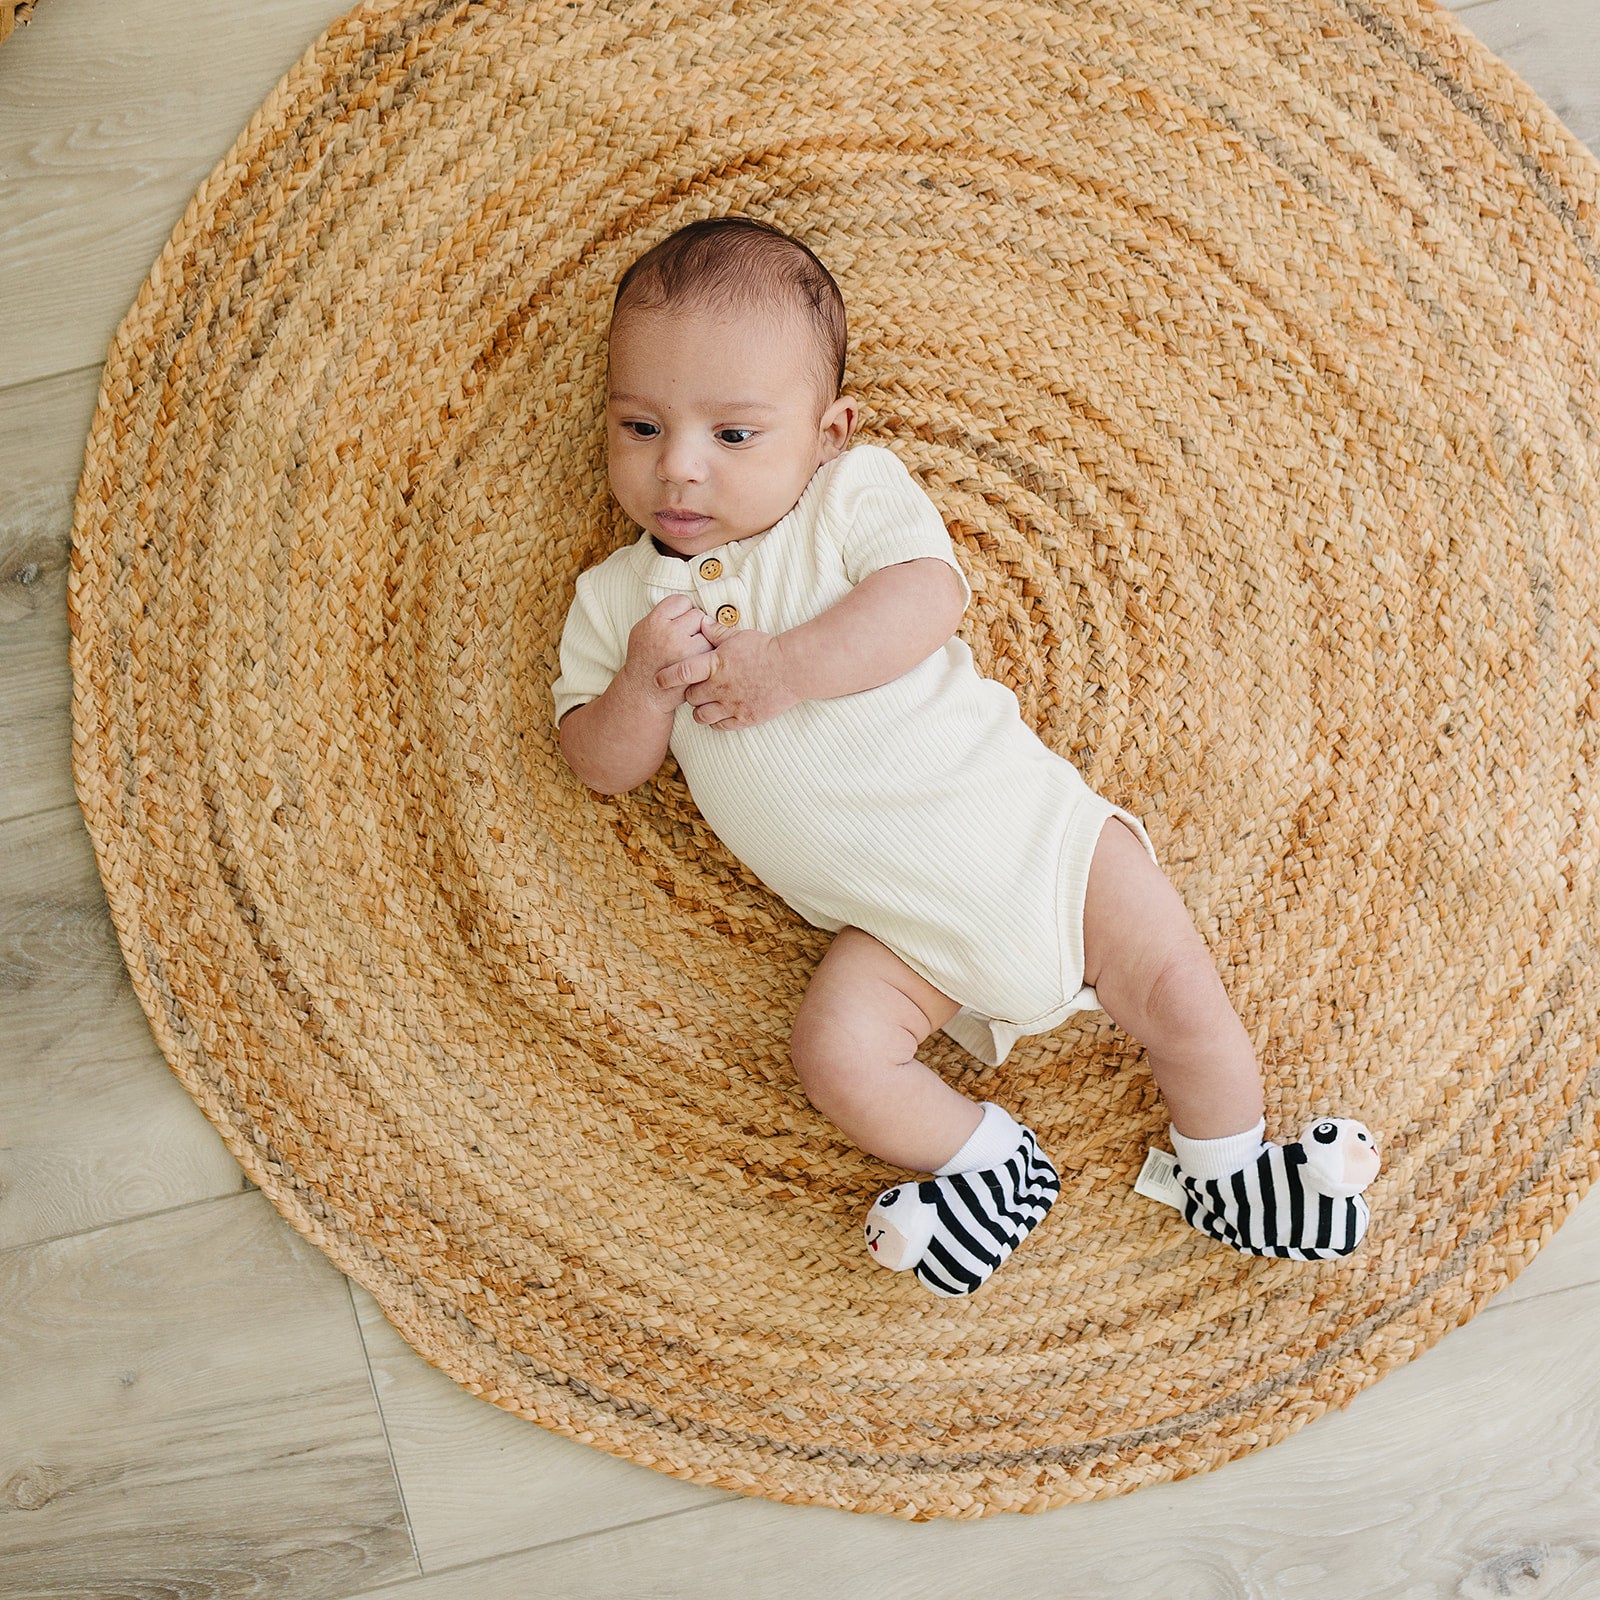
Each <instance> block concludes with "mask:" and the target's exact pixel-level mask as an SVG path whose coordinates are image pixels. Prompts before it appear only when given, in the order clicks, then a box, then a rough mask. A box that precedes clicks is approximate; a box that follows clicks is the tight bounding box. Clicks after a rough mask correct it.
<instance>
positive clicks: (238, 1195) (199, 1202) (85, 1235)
mask: <svg viewBox="0 0 1600 1600" xmlns="http://www.w3.org/2000/svg"><path fill="white" fill-rule="evenodd" d="M256 1192H259V1191H256ZM245 1193H246V1191H245V1190H242V1189H240V1190H232V1191H224V1192H223V1193H221V1194H208V1195H201V1196H200V1197H198V1198H197V1199H194V1200H185V1201H184V1202H183V1204H182V1205H176V1206H164V1207H163V1208H162V1209H161V1210H159V1211H141V1212H138V1213H137V1214H135V1215H130V1216H126V1217H115V1218H113V1219H112V1220H111V1221H109V1222H97V1223H95V1224H94V1225H93V1226H92V1227H88V1228H75V1229H73V1230H71V1231H70V1232H67V1233H50V1234H45V1235H43V1236H42V1237H40V1238H38V1239H19V1240H17V1242H16V1243H15V1244H8V1245H0V1261H4V1260H5V1259H6V1257H7V1256H11V1255H15V1254H17V1252H18V1251H21V1250H38V1249H41V1248H42V1247H44V1246H46V1245H53V1244H69V1243H71V1242H72V1241H73V1240H75V1239H92V1238H93V1237H94V1235H95V1234H97V1233H110V1232H111V1231H112V1230H113V1229H116V1228H127V1227H135V1226H138V1225H139V1224H140V1223H145V1222H154V1221H155V1220H156V1219H157V1218H160V1217H174V1216H177V1215H178V1214H179V1213H180V1212H184V1211H193V1210H194V1209H195V1208H196V1207H197V1206H214V1205H216V1204H217V1203H218V1202H219V1201H223V1200H238V1199H243V1198H244V1196H245Z"/></svg>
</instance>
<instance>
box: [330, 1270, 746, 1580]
mask: <svg viewBox="0 0 1600 1600" xmlns="http://www.w3.org/2000/svg"><path fill="white" fill-rule="evenodd" d="M352 1292H353V1295H354V1298H355V1302H356V1308H357V1311H358V1312H359V1314H360V1318H361V1330H362V1337H363V1338H364V1339H365V1341H366V1345H367V1353H368V1356H369V1358H370V1360H371V1363H372V1373H373V1381H374V1383H375V1384H376V1386H377V1393H378V1400H379V1404H380V1405H381V1406H382V1409H383V1416H384V1423H385V1427H386V1430H387V1432H388V1435H389V1441H390V1445H391V1447H392V1449H393V1451H394V1460H395V1467H396V1470H397V1471H398V1472H399V1475H400V1480H401V1482H402V1483H403V1484H404V1485H405V1497H406V1510H407V1513H408V1514H409V1516H410V1519H411V1530H412V1537H413V1538H414V1539H415V1541H416V1546H417V1553H418V1556H419V1559H420V1560H421V1562H422V1564H423V1567H424V1569H425V1570H432V1569H434V1568H441V1567H449V1566H455V1565H457V1564H458V1563H461V1562H465V1561H478V1560H482V1559H483V1558H484V1557H486V1556H494V1555H499V1554H501V1553H502V1552H505V1551H511V1550H521V1549H525V1548H527V1547H528V1546H531V1545H541V1544H546V1543H550V1542H552V1541H555V1540H560V1539H570V1538H572V1537H574V1536H575V1535H579V1534H584V1533H589V1532H592V1531H594V1530H596V1529H602V1528H609V1527H613V1526H615V1525H616V1524H617V1523H619V1522H632V1521H637V1520H639V1519H641V1518H645V1517H657V1516H662V1515H665V1514H668V1513H671V1512H676V1511H683V1510H686V1509H691V1508H695V1507H700V1506H706V1505H715V1504H719V1503H722V1502H725V1501H727V1502H731V1501H736V1500H737V1499H738V1498H739V1497H738V1496H737V1495H734V1494H732V1493H729V1492H727V1491H724V1490H718V1489H707V1488H703V1487H701V1486H700V1485H697V1484H692V1483H683V1482H681V1481H680V1480H679V1479H677V1478H671V1477H668V1476H667V1475H666V1474H665V1473H661V1472H655V1471H653V1470H652V1469H651V1468H649V1467H641V1466H638V1465H636V1464H634V1463H633V1462H631V1461H622V1460H619V1459H618V1458H617V1457H615V1456H611V1455H607V1454H606V1453H605V1452H604V1451H601V1450H596V1449H594V1448H593V1447H591V1446H589V1445H584V1444H579V1443H577V1442H576V1441H575V1440H572V1439H567V1438H564V1437H562V1436H561V1435H560V1434H557V1433H552V1432H550V1431H549V1430H548V1429H546V1428H541V1427H538V1426H536V1425H534V1424H532V1423H529V1422H526V1421H524V1420H523V1419H522V1418H520V1417H515V1416H512V1415H511V1413H510V1412H507V1411H502V1410H501V1409H500V1408H499V1407H498V1406H494V1405H491V1404H490V1403H489V1402H488V1401H487V1400H479V1399H477V1398H476V1397H475V1396H473V1395H470V1394H468V1393H467V1392H466V1391H465V1390H464V1389H462V1388H461V1387H460V1386H459V1385H458V1384H456V1383H455V1382H454V1381H453V1380H452V1379H450V1378H448V1377H446V1376H445V1375H444V1374H443V1373H442V1372H439V1371H438V1370H436V1369H435V1368H433V1367H430V1366H429V1365H428V1364H427V1362H425V1361H424V1360H423V1359H422V1358H421V1357H420V1356H419V1355H417V1353H416V1352H415V1351H414V1350H413V1349H412V1348H411V1347H410V1345H408V1344H406V1342H405V1341H404V1340H403V1339H402V1338H401V1337H400V1335H399V1334H398V1333H396V1332H395V1331H394V1329H393V1328H391V1327H390V1326H389V1324H388V1323H387V1322H386V1321H384V1318H383V1313H382V1312H381V1311H380V1310H379V1309H378V1303H377V1301H375V1300H374V1299H373V1298H372V1296H371V1295H369V1294H368V1293H367V1292H366V1290H364V1289H361V1288H356V1287H354V1286H352Z"/></svg>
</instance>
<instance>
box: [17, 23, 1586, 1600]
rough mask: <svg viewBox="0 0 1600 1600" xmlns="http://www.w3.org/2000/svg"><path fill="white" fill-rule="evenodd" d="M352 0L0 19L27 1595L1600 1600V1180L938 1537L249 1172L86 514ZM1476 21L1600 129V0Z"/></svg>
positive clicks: (20, 1455)
mask: <svg viewBox="0 0 1600 1600" xmlns="http://www.w3.org/2000/svg"><path fill="white" fill-rule="evenodd" d="M344 3H345V0H251V3H248V4H237V3H235V4H228V3H226V0H191V3H185V4H172V3H170V0H165V3H164V0H126V3H118V4H111V3H109V0H100V3H94V0H39V6H38V10H37V13H36V15H35V18H34V21H33V23H32V24H31V26H29V27H28V28H26V29H19V30H18V31H17V33H16V34H15V35H14V36H13V37H12V38H11V39H10V40H9V41H8V42H7V43H6V45H5V46H4V48H3V50H0V684H3V694H0V751H3V752H4V756H3V761H0V1019H3V1028H0V1597H4V1600H21V1597H35V1596H40V1597H42V1596H51V1597H63V1600H65V1597H72V1600H86V1597H97V1600H98V1597H111V1596H129V1597H133V1596H138V1597H178V1596H181V1597H184V1600H222V1597H234V1596H238V1597H245V1596H248V1597H251V1600H324V1597H327V1600H333V1597H345V1596H351V1597H353V1596H377V1595H382V1596H385V1597H388V1596H393V1597H395V1600H402V1597H403V1600H467V1597H470V1600H526V1597H538V1600H545V1597H566V1596H573V1597H588V1596H593V1597H608V1600H609V1597H615V1596H630V1597H632V1596H642V1597H646V1600H658V1597H667V1596H677V1595H683V1596H691V1595H692V1596H697V1597H706V1600H718V1597H738V1600H759V1597H764V1596H769V1595H770V1596H779V1595H782V1596H785V1597H787V1596H790V1595H793V1594H794V1593H795V1592H796V1591H797V1590H798V1591H799V1592H801V1593H806V1594H812V1593H815V1594H828V1595H838V1596H843V1597H847V1600H853V1597H858V1596H859V1597H872V1600H877V1597H899V1596H904V1597H907V1600H911V1597H919V1600H920V1597H933V1600H940V1597H944V1596H966V1595H969V1594H980V1593H984V1592H994V1593H1003V1594H1007V1595H1015V1596H1018V1597H1020V1600H1034V1597H1042V1596H1049V1597H1060V1600H1098V1597H1108V1600H1125V1597H1144V1596H1152V1597H1154V1596H1160V1597H1162V1600H1202V1597H1203V1600H1210V1597H1234V1596H1261V1597H1269V1600H1293V1597H1306V1600H1365V1597H1369V1596H1372V1597H1376V1596H1393V1597H1396V1600H1431V1597H1434V1596H1463V1597H1468V1600H1479V1597H1489V1596H1513V1595H1514V1596H1523V1597H1533V1596H1536V1597H1541V1600H1557V1597H1559V1600H1580V1597H1595V1596H1600V1338H1597V1336H1596V1331H1595V1330H1596V1328H1597V1325H1600V1193H1596V1194H1595V1195H1594V1196H1593V1197H1592V1198H1591V1199H1589V1200H1588V1202H1587V1203H1586V1204H1585V1205H1584V1206H1583V1207H1581V1208H1580V1210H1579V1211H1578V1213H1577V1215H1576V1217H1575V1218H1574V1219H1573V1220H1572V1221H1571V1222H1570V1223H1569V1224H1568V1226H1567V1227H1566V1228H1565V1229H1564V1230H1563V1231H1562V1232H1561V1233H1560V1234H1559V1235H1558V1236H1557V1237H1556V1238H1555V1239H1554V1240H1553V1241H1552V1242H1551V1243H1550V1244H1549V1245H1548V1247H1547V1248H1546V1249H1545V1250H1544V1251H1543V1253H1542V1254H1541V1255H1540V1256H1539V1258H1538V1260H1537V1261H1535V1262H1534V1263H1533V1265H1532V1266H1531V1267H1530V1268H1529V1270H1528V1271H1527V1272H1526V1273H1525V1274H1524V1275H1523V1276H1522V1278H1520V1279H1519V1280H1518V1281H1517V1282H1516V1283H1515V1284H1514V1285H1513V1286H1512V1287H1511V1289H1509V1290H1508V1291H1506V1292H1505V1293H1504V1294H1503V1295H1502V1296H1501V1297H1500V1298H1499V1299H1498V1300H1497V1301H1495V1302H1494V1304H1493V1305H1491V1306H1490V1307H1489V1309H1488V1310H1486V1311H1485V1312H1484V1313H1482V1314H1481V1315H1480V1316H1479V1317H1477V1318H1476V1319H1475V1320H1474V1321H1473V1322H1471V1323H1470V1324H1468V1325H1467V1326H1466V1327H1465V1328H1463V1329H1461V1330H1458V1331H1457V1332H1455V1333H1453V1334H1451V1335H1450V1336H1449V1337H1448V1338H1446V1339H1445V1340H1444V1342H1443V1343H1442V1344H1441V1345H1439V1346H1438V1347H1437V1348H1435V1349H1434V1350H1432V1351H1430V1352H1428V1353H1427V1354H1425V1355H1423V1356H1422V1357H1420V1358H1419V1359H1417V1360H1416V1361H1414V1362H1413V1363H1411V1364H1410V1365H1409V1366H1407V1367H1405V1368H1403V1369H1401V1370H1400V1371H1398V1372H1396V1373H1394V1374H1393V1375H1391V1376H1390V1377H1388V1378H1386V1379H1385V1380H1384V1381H1383V1382H1382V1383H1380V1384H1378V1385H1377V1386H1376V1387H1375V1388H1373V1389H1370V1390H1368V1391H1367V1392H1366V1393H1365V1394H1363V1395H1361V1396H1359V1397H1358V1398H1357V1399H1356V1400H1355V1402H1354V1403H1353V1404H1352V1405H1351V1406H1350V1408H1349V1409H1348V1410H1347V1411H1344V1412H1341V1413H1339V1414H1336V1415H1333V1416H1329V1417H1326V1418H1324V1419H1322V1420H1321V1421H1319V1422H1317V1423H1315V1424H1313V1425H1312V1426H1311V1427H1310V1428H1308V1429H1306V1430H1304V1431H1303V1432H1301V1433H1300V1434H1298V1435H1296V1436H1295V1437H1294V1438H1292V1439H1290V1440H1288V1441H1287V1442H1285V1443H1284V1444H1282V1445H1280V1446H1277V1447H1275V1448H1274V1449H1272V1450H1270V1451H1267V1452H1264V1453H1262V1454H1259V1455H1256V1456H1253V1457H1250V1458H1248V1459H1246V1460H1244V1461H1241V1462H1237V1463H1235V1464H1234V1465H1232V1466H1229V1467H1226V1468H1224V1469H1223V1470H1221V1471H1219V1472H1213V1473H1211V1474H1208V1475H1206V1476H1203V1477H1200V1478H1195V1479H1191V1480H1189V1481H1187V1482H1184V1483H1178V1484H1171V1485H1165V1486H1161V1487H1157V1488H1151V1489H1147V1490H1144V1491H1142V1492H1140V1493H1138V1494H1135V1495H1132V1496H1128V1497H1125V1498H1123V1499H1119V1500H1114V1501H1109V1502H1105V1503H1101V1504H1095V1505H1087V1506H1081V1507H1067V1508H1065V1509H1063V1510H1060V1511H1057V1512H1053V1513H1050V1514H1048V1515H1044V1516H1039V1517H1032V1518H1023V1517H1009V1516H1002V1517H995V1518H990V1519H988V1520H987V1521H984V1522H980V1523H971V1524H968V1523H948V1522H946V1523H935V1524H931V1525H926V1526H908V1525H905V1524H900V1523H896V1522H893V1521H890V1520H886V1519H882V1518H869V1517H855V1516H851V1515H850V1514H848V1513H844V1512H834V1511H827V1510H818V1509H806V1508H796V1507H790V1506H782V1505H776V1504H772V1503H768V1502H764V1501H760V1500H747V1499H741V1498H739V1497H737V1496H734V1495H731V1494H726V1493H723V1492H720V1491H715V1490H707V1489H702V1488H697V1487H695V1486H693V1485H689V1484H683V1483H679V1482H676V1481H675V1480H673V1479H670V1478H667V1477H663V1476H660V1475H658V1474H656V1473H653V1472H651V1471H649V1470H647V1469H645V1468H642V1467H637V1466H634V1465H632V1464H631V1463H626V1462H622V1461H618V1460H615V1459H613V1458H612V1457H610V1456H607V1455H604V1454H602V1453H601V1452H599V1451H596V1450H592V1449H589V1448H587V1447H585V1446H583V1445H579V1444H575V1443H572V1442H571V1441H569V1440H566V1439H563V1438H560V1437H558V1436H556V1435H554V1434H550V1433H546V1432H545V1431H544V1430H542V1429H540V1428H537V1427H534V1426H532V1425H530V1424H528V1423H525V1422H521V1421H519V1420H517V1419H516V1418H513V1417H511V1416H509V1415H507V1414H505V1413H503V1412H500V1411H498V1410H496V1409H494V1408H493V1407H492V1406H490V1405H488V1404H486V1403H484V1402H482V1401H478V1400H475V1399H473V1398H472V1397H470V1396H469V1395H468V1394H466V1393H465V1391H463V1390H460V1389H458V1388H457V1387H456V1386H455V1385H454V1384H453V1383H451V1382H450V1380H449V1379H447V1378H445V1377H443V1376H441V1375H440V1374H439V1373H437V1372H435V1371H434V1370H433V1369H431V1368H430V1367H428V1366H427V1365H425V1364H424V1363H423V1362H422V1361H421V1359H420V1358H418V1357H417V1356H415V1355H414V1354H413V1353H412V1352H411V1351H410V1350H409V1348H408V1347H407V1346H406V1345H404V1344H403V1343H402V1342H401V1340H400V1339H399V1338H398V1337H397V1336H396V1335H395V1333H394V1332H393V1331H392V1330H391V1329H390V1328H389V1326H388V1325H387V1324H386V1323H385V1322H384V1320H383V1318H382V1317H381V1316H380V1315H379V1314H378V1312H377V1310H376V1309H375V1306H374V1304H373V1302H372V1301H371V1300H370V1299H369V1298H368V1296H367V1295H366V1294H365V1293H364V1292H363V1291H361V1290H359V1289H356V1288H354V1287H353V1286H352V1285H351V1284H350V1283H348V1282H347V1280H345V1279H344V1278H343V1277H342V1276H341V1275H340V1274H339V1273H338V1272H336V1271H335V1270H334V1269H333V1268H332V1267H331V1266H330V1265H329V1264H328V1263H327V1261H326V1260H324V1258H323V1257H322V1256H321V1255H319V1254H318V1253H317V1252H316V1251H314V1250H313V1249H312V1248H311V1247H310V1246H309V1245H307V1244H306V1243H304V1242H303V1241H302V1240H301V1239H300V1237H299V1236H298V1235H297V1234H295V1233H294V1232H293V1231H292V1230H291V1229H290V1228H289V1227H288V1226H287V1224H285V1223H283V1222H282V1221H281V1220H280V1219H279V1218H278V1216H277V1214H276V1213H275V1212H274V1211H273V1210H272V1208H271V1207H270V1206H269V1205H268V1204H267V1203H266V1202H265V1200H263V1198H262V1197H261V1195H260V1194H258V1193H256V1192H255V1191H254V1190H253V1189H251V1188H250V1187H249V1185H247V1184H246V1183H245V1182H244V1181H243V1179H242V1176H241V1174H240V1171H239V1169H238V1167H237V1166H236V1165H235V1164H234V1162H233V1160H232V1159H231V1157H230V1156H229V1155H228V1154H227V1153H226V1151H225V1150H224V1148H223V1146H222V1143H221V1141H220V1140H219V1139H218V1137H217V1135H216V1134H215V1133H214V1132H213V1131H212V1130H211V1128H210V1126H209V1125H208V1124H207V1123H206V1122H205V1121H204V1119H203V1118H202V1117H201V1116H200V1114H199V1112H198V1111H197V1110H196V1109H195V1108H194V1106H193V1105H192V1104H191V1103H190V1101H189V1100H188V1098H187V1097H186V1096H185V1094H184V1093H183V1091H182V1090H181V1089H180V1088H179V1087H178V1085H177V1082H176V1080H175V1079H174V1078H173V1077H172V1076H171V1075H170V1073H169V1072H168V1070H167V1068H166V1066H165V1065H164V1063H163V1061H162V1059H161V1057H160V1055H159V1053H158V1052H157V1050H156V1048H155V1046H154V1044H153V1043H152V1040H151V1036H150V1033H149V1031H148V1029H147V1027H146V1025H145V1022H144V1017H143V1014H142V1012H141V1011H140V1009H139V1006H138V1004H137V1002H136V1000H135V998H134V996H133V992H132V990H131V988H130V986H129V983H128V980H127V976H126V973H125V971H124V969H123V966H122V962H121V959H120V956H119V953H118V948H117V943H116V939H115V936H114V935H113V933H112V930H111V927H110V923H109V920H108V918H107V914H106V908H105V900H104V897H103V894H102V891H101V888H100V884H99V880H98V878H97V876H96V871H95V865H94V859H93V855H92V853H91V850H90V846H89V842H88V838H87V836H86V834H85V832H84V827H83V823H82V820H81V818H80V815H79V812H78V809H77V805H76V803H75V800H74V796H73V789H72V778H71V769H70V759H69V757H70V714H69V699H70V679H69V671H68V658H67V624H66V612H65V596H66V569H67V561H68V550H69V541H70V527H71V508H72V497H73V493H74V489H75V487H76V483H77V478H78V473H79V468H80V464H81V460H82V454H83V447H84V441H85V438H86V436H87V432H88V427H89V420H90V415H91V412H92V409H93V404H94V399H95V394H96V390H97V384H98V380H99V371H100V365H101V363H102V361H103V360H104V357H105V353H106V349H107V346H108V343H109V340H110V338H111V335H112V332H113V330H114V329H115V327H116V325H117V323H118V321H119V320H120V318H121V316H122V314H123V313H124V311H125V310H126V309H127V307H128V306H129V304H130V303H131V301H132V299H133V296H134V294H135V292H136V291H137V289H138V287H139V284H140V282H141V281H142V279H143V278H144V276H145V274H146V273H147V271H148V270H149V267H150V265H151V263H152V262H153V261H154V260H155V257H156V255H157V254H158V252H159V251H160V248H161V246H162V244H163V242H164V241H165V239H166V237H167V235H168V234H169V232H170V231H171V229H172V227H173V226H174V224H175V223H176V221H177V220H178V218H179V216H180V215H181V214H182V211H183V208H184V206H185V203H186V202H187V200H188V198H189V196H190V194H191V193H192V192H193V190H194V189H195V187H196V186H197V185H198V184H199V182H200V181H201V179H202V178H203V177H204V176H205V175H206V173H207V172H208V171H209V170H210V169H211V167H212V166H213V165H214V164H215V163H216V161H217V159H218V158H219V157H220V156H221V155H222V154H223V152H224V151H225V150H226V149H227V148H228V146H229V144H230V143H231V142H232V140H233V138H234V136H235V134H236V133H237V132H238V130H239V129H240V128H241V127H242V126H243V125H244V124H245V122H246V121H247V120H248V118H249V116H250V114H251V112H252V111H253V110H254V109H255V107H256V106H257V105H258V104H259V102H260V101H261V99H262V98H263V97H264V95H265V94H266V92H267V91H268V90H269V89H270V88H271V87H272V85H273V84H274V83H275V82H276V81H277V79H278V78H279V77H280V76H281V74H282V73H283V72H284V71H285V70H286V69H287V68H288V67H289V66H290V65H291V64H292V63H293V62H294V60H295V59H296V58H297V57H298V56H299V55H300V54H301V52H302V51H303V50H304V49H305V47H306V46H307V45H308V44H309V43H310V42H311V41H312V39H314V38H315V36H316V35H317V34H318V32H320V31H321V29H322V28H323V27H325V26H326V25H327V24H328V23H329V22H330V21H331V20H332V19H333V18H334V17H335V16H336V15H337V14H338V13H339V12H340V11H341V10H342V9H344ZM1460 10H1461V13H1462V16H1463V18H1464V20H1465V21H1466V22H1467V23H1468V24H1469V25H1470V26H1471V27H1472V28H1473V29H1475V30H1476V31H1477V32H1478V33H1479V35H1480V36H1481V37H1482V38H1483V39H1484V40H1485V41H1486V42H1487V43H1488V44H1489V45H1490V47H1491V48H1493V49H1494V50H1495V51H1496V52H1497V53H1498V54H1500V55H1501V56H1502V57H1503V58H1504V59H1506V60H1507V61H1509V62H1510V63H1511V65H1512V66H1513V67H1515V68H1516V69H1517V70H1518V71H1519V72H1520V73H1521V74H1522V75H1523V77H1524V78H1526V79H1527V80H1528V81H1529V82H1530V83H1531V84H1532V85H1533V87H1534V88H1535V89H1536V90H1537V91H1538V92H1539V93H1540V94H1541V95H1542V96H1543V97H1544V98H1545V99H1546V100H1547V101H1548V102H1549V103H1550V104H1551V105H1552V106H1553V107H1554V109H1555V110H1556V111H1557V112H1558V113H1559V114H1560V115H1561V116H1562V118H1563V119H1564V120H1565V122H1566V123H1567V125H1568V126H1569V127H1570V128H1571V129H1572V130H1573V131H1574V132H1575V133H1576V134H1577V135H1578V137H1580V138H1582V139H1584V140H1585V141H1586V142H1587V143H1588V145H1589V147H1590V148H1591V149H1597V150H1600V0H1483V3H1479V4H1464V5H1462V6H1461V7H1460ZM1596 337H1600V330H1596Z"/></svg>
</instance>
